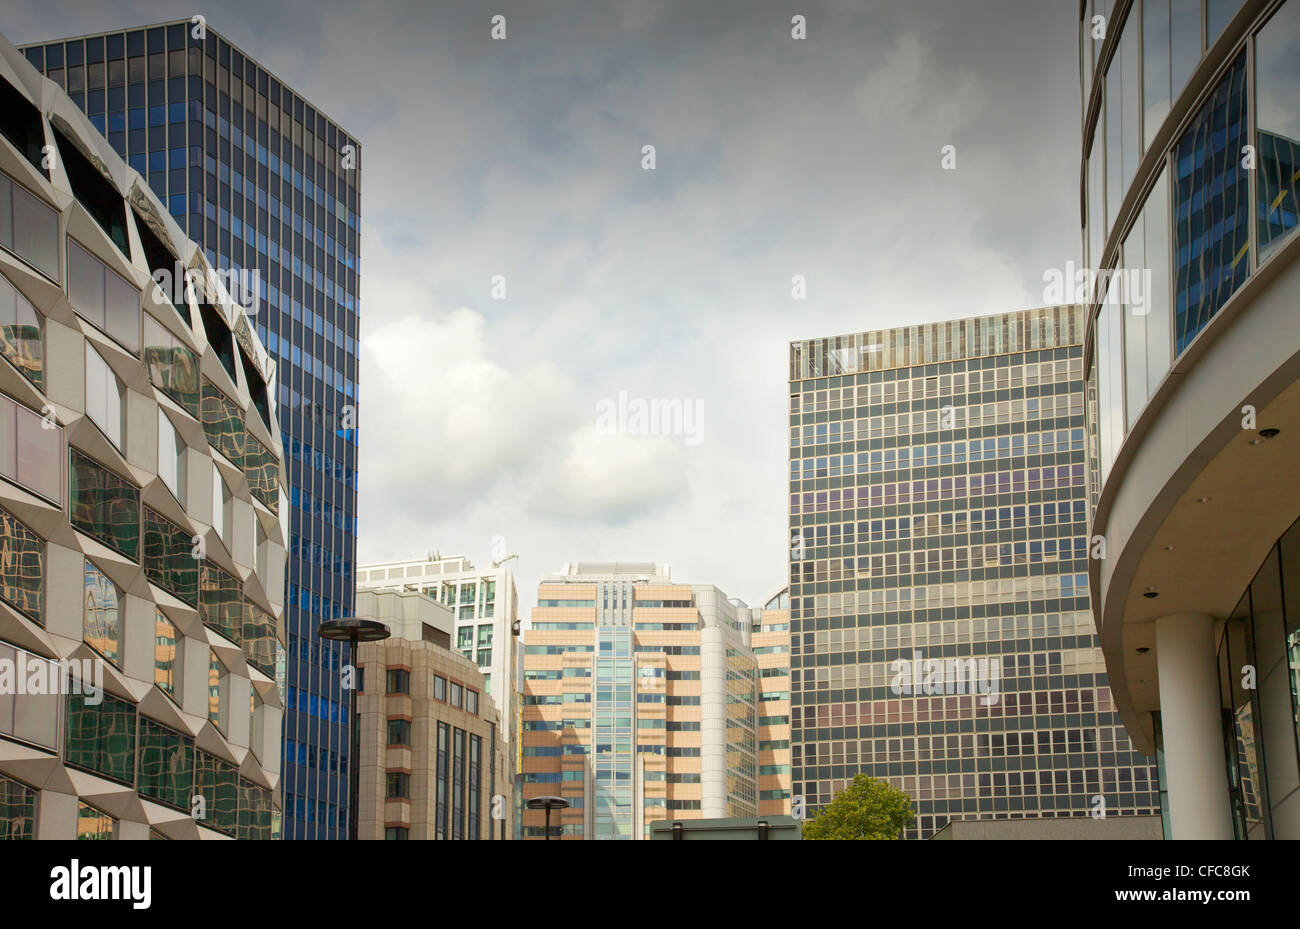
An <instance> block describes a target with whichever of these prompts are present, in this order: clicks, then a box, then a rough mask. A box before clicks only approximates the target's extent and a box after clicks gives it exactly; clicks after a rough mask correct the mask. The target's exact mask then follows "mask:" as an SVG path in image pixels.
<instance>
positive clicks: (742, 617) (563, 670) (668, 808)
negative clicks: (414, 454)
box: [520, 563, 761, 839]
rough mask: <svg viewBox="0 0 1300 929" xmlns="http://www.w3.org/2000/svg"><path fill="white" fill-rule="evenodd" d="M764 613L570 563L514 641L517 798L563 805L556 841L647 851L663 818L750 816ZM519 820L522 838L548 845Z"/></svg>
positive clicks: (636, 575)
mask: <svg viewBox="0 0 1300 929" xmlns="http://www.w3.org/2000/svg"><path fill="white" fill-rule="evenodd" d="M760 614H761V610H755V609H751V608H749V607H747V606H745V605H744V604H742V603H740V602H739V601H731V600H728V599H727V597H726V595H725V594H723V593H722V592H721V591H720V590H718V589H717V588H716V587H711V586H706V585H698V584H681V583H674V582H673V581H672V576H671V573H670V571H669V568H668V566H667V565H655V564H648V563H579V564H569V565H566V566H565V567H564V569H563V570H562V571H561V572H560V573H559V574H553V575H548V576H546V577H544V578H543V579H542V581H541V583H540V584H539V585H538V589H537V606H536V608H534V610H533V614H532V624H531V626H530V628H529V629H527V630H525V632H524V694H523V718H522V720H521V723H520V725H521V730H520V740H521V741H522V743H523V747H522V753H523V759H522V772H521V775H520V781H521V784H522V792H523V798H522V799H523V800H524V801H527V800H528V799H529V798H532V797H536V796H560V797H563V798H564V799H566V800H567V801H568V803H569V806H568V808H567V809H565V810H563V811H559V812H556V813H552V814H551V828H552V834H553V836H556V837H563V838H565V839H570V838H573V839H645V838H648V837H649V829H650V825H651V824H652V823H654V822H656V821H658V820H663V819H701V818H703V819H713V818H721V817H752V816H755V815H756V814H757V811H758V767H757V745H758V737H759V731H758V686H757V682H758V666H757V662H756V661H755V658H754V653H753V651H752V650H751V648H750V645H749V642H750V635H751V629H752V627H753V626H754V625H755V624H761V619H760ZM544 821H545V814H544V812H542V811H540V810H538V811H534V810H526V811H525V812H524V814H523V837H524V838H525V839H533V838H545V826H544Z"/></svg>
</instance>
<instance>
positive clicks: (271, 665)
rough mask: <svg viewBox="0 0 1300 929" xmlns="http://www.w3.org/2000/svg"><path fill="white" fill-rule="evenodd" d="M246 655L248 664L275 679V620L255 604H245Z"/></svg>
mask: <svg viewBox="0 0 1300 929" xmlns="http://www.w3.org/2000/svg"><path fill="white" fill-rule="evenodd" d="M243 639H244V655H245V656H246V657H247V658H248V663H249V664H251V665H252V666H253V667H255V668H257V669H258V670H259V671H261V672H262V673H263V674H265V675H266V676H267V677H269V678H272V679H274V678H275V646H276V638H275V618H274V617H272V616H271V614H270V613H268V612H266V610H264V609H262V608H261V607H260V606H258V605H257V604H255V603H247V604H245V610H244V635H243Z"/></svg>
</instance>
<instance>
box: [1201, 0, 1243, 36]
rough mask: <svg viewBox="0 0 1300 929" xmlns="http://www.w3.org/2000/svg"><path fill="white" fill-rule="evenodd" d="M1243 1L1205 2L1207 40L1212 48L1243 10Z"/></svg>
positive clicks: (1212, 0) (1216, 0) (1207, 0)
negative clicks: (1240, 10)
mask: <svg viewBox="0 0 1300 929" xmlns="http://www.w3.org/2000/svg"><path fill="white" fill-rule="evenodd" d="M1241 4H1242V0H1205V39H1206V42H1205V44H1206V46H1207V47H1208V46H1211V45H1213V44H1214V43H1215V41H1217V40H1218V38H1219V36H1221V35H1223V30H1224V29H1227V28H1228V23H1230V22H1232V17H1234V16H1236V15H1237V11H1238V10H1239V9H1241Z"/></svg>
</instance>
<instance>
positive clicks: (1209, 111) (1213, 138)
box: [1173, 51, 1250, 354]
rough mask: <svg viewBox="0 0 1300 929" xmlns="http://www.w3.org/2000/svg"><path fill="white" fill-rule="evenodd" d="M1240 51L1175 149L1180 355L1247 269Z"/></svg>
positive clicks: (1242, 62) (1246, 182) (1177, 343)
mask: <svg viewBox="0 0 1300 929" xmlns="http://www.w3.org/2000/svg"><path fill="white" fill-rule="evenodd" d="M1245 142H1246V53H1245V52H1244V51H1243V52H1242V53H1241V55H1239V56H1238V57H1237V60H1236V61H1235V62H1234V63H1233V65H1232V68H1231V69H1230V70H1229V72H1228V73H1227V74H1226V75H1225V76H1224V78H1223V80H1222V81H1221V82H1220V83H1219V86H1218V87H1216V88H1215V89H1214V93H1213V94H1212V95H1211V97H1210V99H1209V100H1207V101H1206V102H1205V104H1204V106H1202V108H1201V110H1200V112H1199V113H1197V114H1196V116H1195V117H1194V118H1193V121H1192V124H1191V125H1190V126H1189V127H1188V129H1187V131H1186V132H1185V133H1184V134H1183V137H1182V139H1181V140H1179V142H1178V145H1177V147H1176V148H1175V150H1174V165H1175V169H1176V176H1175V178H1174V187H1173V197H1174V242H1175V252H1174V254H1175V255H1176V256H1177V259H1176V260H1177V266H1176V268H1175V278H1174V280H1175V284H1174V293H1175V296H1174V323H1175V325H1174V332H1175V352H1176V354H1181V353H1182V351H1183V349H1185V348H1186V347H1187V346H1188V345H1189V344H1190V343H1191V341H1192V339H1194V338H1196V335H1197V333H1199V332H1200V331H1201V330H1202V329H1204V328H1205V327H1206V326H1207V325H1208V324H1209V322H1210V319H1211V318H1212V317H1213V316H1214V314H1215V313H1217V312H1218V311H1219V308H1220V307H1222V306H1223V304H1224V303H1226V302H1227V300H1228V298H1229V297H1230V296H1232V294H1233V292H1234V291H1236V289H1237V288H1238V287H1239V286H1241V284H1242V283H1243V282H1244V281H1245V280H1246V277H1247V276H1248V275H1249V274H1250V241H1249V230H1250V227H1249V222H1250V209H1249V206H1250V205H1249V197H1248V193H1249V174H1250V172H1249V171H1247V170H1246V169H1245V168H1243V167H1242V166H1241V155H1240V152H1241V149H1242V146H1243V145H1244V144H1245Z"/></svg>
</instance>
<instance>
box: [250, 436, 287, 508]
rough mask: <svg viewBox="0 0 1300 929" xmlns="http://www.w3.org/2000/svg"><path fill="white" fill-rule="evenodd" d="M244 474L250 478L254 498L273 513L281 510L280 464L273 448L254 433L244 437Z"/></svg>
mask: <svg viewBox="0 0 1300 929" xmlns="http://www.w3.org/2000/svg"><path fill="white" fill-rule="evenodd" d="M244 476H245V477H247V478H248V489H249V491H250V492H251V493H252V494H253V498H254V499H256V500H259V501H261V502H262V503H263V504H264V505H265V506H266V508H267V509H269V510H270V511H271V512H272V513H276V512H279V505H280V467H279V464H278V463H277V462H276V460H275V455H274V454H273V453H272V452H271V450H270V449H268V448H267V447H266V446H265V445H263V444H262V443H261V442H259V441H258V440H257V439H255V438H253V436H252V435H246V436H245V437H244Z"/></svg>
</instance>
